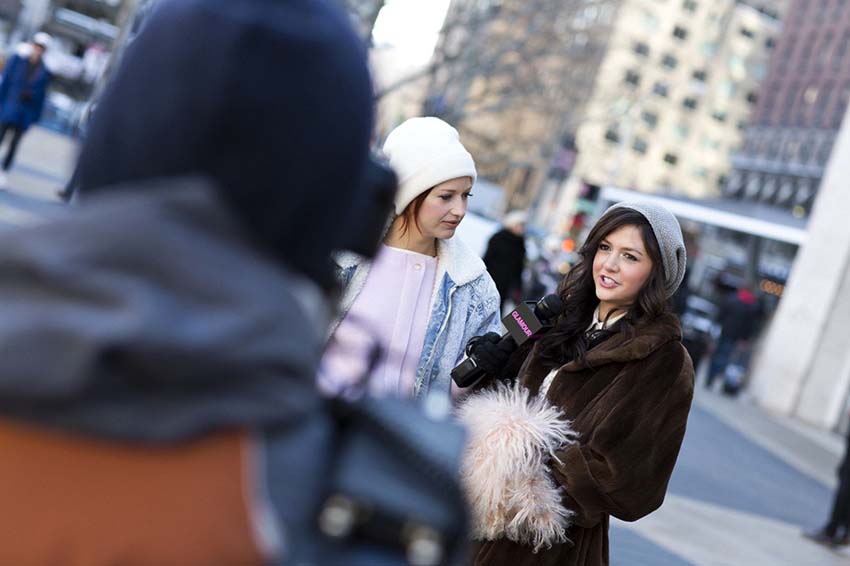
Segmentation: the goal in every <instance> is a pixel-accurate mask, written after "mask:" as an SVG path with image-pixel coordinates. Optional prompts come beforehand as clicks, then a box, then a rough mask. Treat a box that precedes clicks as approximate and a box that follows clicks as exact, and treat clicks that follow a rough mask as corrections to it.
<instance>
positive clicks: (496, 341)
mask: <svg viewBox="0 0 850 566" xmlns="http://www.w3.org/2000/svg"><path fill="white" fill-rule="evenodd" d="M516 349H517V344H516V342H514V341H513V340H511V339H507V340H502V337H501V336H499V335H498V334H496V333H495V332H488V333H487V334H485V335H484V336H476V337H475V338H473V339H472V340H470V341H469V344H468V345H467V347H466V355H467V356H469V357H470V358H472V359H473V360H475V363H476V364H477V365H478V367H480V368H481V369H482V370H483V371H484V372H486V373H487V374H488V375H490V376H491V377H495V376H497V375H498V373H499V372H500V371H501V370H502V369H503V368H504V367H505V365H506V364H507V363H508V359H509V358H510V357H511V354H513V353H514V352H516Z"/></svg>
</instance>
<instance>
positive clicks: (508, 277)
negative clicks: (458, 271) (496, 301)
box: [484, 210, 528, 310]
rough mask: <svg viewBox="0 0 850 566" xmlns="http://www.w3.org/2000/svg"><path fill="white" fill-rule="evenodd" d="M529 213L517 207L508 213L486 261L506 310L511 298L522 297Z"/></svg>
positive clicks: (517, 299)
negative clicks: (526, 227) (526, 229)
mask: <svg viewBox="0 0 850 566" xmlns="http://www.w3.org/2000/svg"><path fill="white" fill-rule="evenodd" d="M527 221H528V213H527V212H525V211H524V210H514V211H512V212H509V213H508V214H507V215H505V219H504V222H503V227H502V229H501V230H499V231H498V232H496V233H495V234H493V236H492V237H491V238H490V241H489V242H487V251H486V252H485V253H484V264H485V265H486V266H487V271H488V272H489V273H490V275H491V276H492V277H493V281H494V282H495V283H496V290H498V291H499V297H500V298H501V303H500V308H501V309H502V310H504V308H505V303H506V302H507V301H509V300H510V301H513V302H514V303H516V302H518V301H521V300H522V270H523V269H524V268H525V225H526V222H527Z"/></svg>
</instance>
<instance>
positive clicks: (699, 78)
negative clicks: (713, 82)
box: [691, 69, 706, 83]
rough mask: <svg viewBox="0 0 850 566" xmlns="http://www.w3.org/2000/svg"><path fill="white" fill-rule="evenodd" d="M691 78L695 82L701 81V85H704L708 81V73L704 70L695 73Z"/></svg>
mask: <svg viewBox="0 0 850 566" xmlns="http://www.w3.org/2000/svg"><path fill="white" fill-rule="evenodd" d="M691 76H692V77H693V78H694V80H695V81H700V82H701V83H704V82H705V79H706V73H705V71H704V70H702V69H700V70H696V71H694V72H693V74H692V75H691Z"/></svg>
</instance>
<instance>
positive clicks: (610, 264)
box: [605, 253, 620, 271]
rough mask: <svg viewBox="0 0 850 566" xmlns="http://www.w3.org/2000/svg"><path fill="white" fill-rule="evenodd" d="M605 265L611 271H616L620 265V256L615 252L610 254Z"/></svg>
mask: <svg viewBox="0 0 850 566" xmlns="http://www.w3.org/2000/svg"><path fill="white" fill-rule="evenodd" d="M605 267H606V268H607V269H610V270H611V271H616V270H617V269H618V268H619V267H620V262H619V256H618V255H617V254H615V253H612V254H611V255H609V256H608V258H607V259H606V260H605Z"/></svg>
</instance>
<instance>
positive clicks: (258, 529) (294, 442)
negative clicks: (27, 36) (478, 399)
mask: <svg viewBox="0 0 850 566" xmlns="http://www.w3.org/2000/svg"><path fill="white" fill-rule="evenodd" d="M150 18H151V19H150V21H149V22H148V24H149V25H147V26H146V27H145V29H144V30H143V31H142V33H141V34H140V35H139V37H138V38H137V39H136V40H135V41H134V42H133V44H132V46H131V47H130V48H129V49H128V51H127V53H126V55H125V59H124V61H123V64H122V66H121V67H120V68H119V69H118V71H117V73H116V75H115V76H114V78H113V81H112V83H111V84H110V85H109V86H108V87H107V89H106V91H105V93H104V96H103V98H102V100H101V101H100V104H99V108H98V111H97V113H96V115H95V116H94V119H93V122H92V124H91V127H90V130H89V134H88V138H87V141H86V143H85V145H84V147H83V150H82V154H81V157H80V162H79V169H78V171H77V181H78V183H79V187H80V204H81V206H80V207H79V208H72V209H66V210H64V211H63V212H61V213H60V214H61V216H59V217H57V218H52V219H49V220H47V221H46V222H44V223H43V224H41V225H39V226H36V227H30V228H24V229H21V230H19V231H16V232H7V233H4V234H0V238H3V239H4V242H3V245H2V246H0V304H2V305H3V311H4V316H3V317H2V318H0V349H2V351H3V353H4V355H3V359H2V362H0V415H2V420H0V451H2V453H3V454H4V457H3V458H2V459H0V504H2V507H3V513H2V514H0V564H27V565H32V564H79V565H86V566H92V565H94V566H97V565H101V564H125V563H126V564H153V565H166V564H170V565H178V564H179V565H216V564H220V565H227V566H232V565H236V564H238V565H249V564H263V563H267V564H268V563H274V564H289V563H296V564H304V563H316V564H327V563H346V564H353V563H358V560H355V559H353V558H352V556H351V555H350V554H342V555H341V556H335V555H333V554H330V553H331V552H332V551H333V549H334V544H332V542H330V541H329V540H328V539H321V538H320V537H319V536H318V528H317V525H318V524H319V522H317V516H318V515H319V510H320V509H321V508H322V502H323V501H325V498H326V497H327V495H329V493H328V492H329V490H331V489H336V488H334V487H333V486H334V485H336V484H332V483H331V482H330V480H329V478H333V477H336V475H337V474H338V473H339V472H340V470H345V469H347V468H346V464H347V463H348V462H349V461H350V460H351V459H352V458H353V459H354V460H355V462H354V464H355V466H354V467H355V471H356V470H358V469H362V467H363V466H362V465H360V464H362V462H360V463H358V462H357V461H356V458H357V457H358V455H359V454H360V453H361V452H360V451H359V450H357V449H355V450H353V451H347V452H340V453H334V452H333V451H329V450H328V449H327V448H328V447H331V446H333V445H334V444H333V442H334V441H333V439H334V438H337V436H338V430H337V429H338V427H337V420H335V419H334V418H332V417H331V414H330V411H329V410H328V409H327V406H328V402H327V401H326V400H324V399H323V398H322V397H321V396H319V395H318V393H317V391H316V388H315V372H316V369H317V366H318V360H319V358H320V355H321V351H322V348H323V345H324V341H325V337H326V336H327V328H328V321H329V320H330V315H331V304H332V303H331V300H330V296H331V293H330V290H331V289H332V287H333V283H334V277H333V270H332V268H331V262H330V253H331V251H332V250H334V249H338V248H344V247H349V246H350V245H351V244H352V243H353V241H352V238H353V235H356V234H361V235H362V234H366V235H368V234H374V236H373V237H372V238H373V241H371V242H369V241H368V239H367V240H365V241H363V242H360V244H361V245H360V249H361V253H364V254H366V255H369V254H370V253H373V252H374V249H375V248H376V247H377V242H378V235H379V234H380V232H381V228H382V227H383V221H384V219H385V218H386V214H387V211H388V205H389V203H390V202H391V199H392V196H393V194H394V190H395V189H394V187H395V186H394V183H392V184H390V185H386V184H384V185H382V186H381V187H380V191H378V192H375V191H373V188H371V186H370V184H369V183H368V182H366V179H368V178H369V176H370V175H374V169H375V166H374V165H372V164H371V162H370V160H369V140H370V133H371V128H372V91H371V81H370V77H369V73H368V70H367V66H366V55H365V52H364V50H363V48H362V47H361V45H360V42H359V41H358V40H357V39H356V37H355V35H354V33H353V32H352V30H351V29H350V26H349V23H348V21H347V19H346V18H345V16H344V15H342V14H341V13H339V12H338V11H337V9H336V8H331V7H329V5H328V4H326V3H323V2H320V1H316V0H290V1H287V2H278V1H272V0H240V1H239V2H234V1H233V0H164V1H162V2H160V3H159V4H158V6H157V8H156V9H155V10H154V12H153V14H152V15H151V16H150ZM387 174H388V175H390V178H392V176H391V174H390V173H389V172H387ZM361 180H362V181H361ZM328 203H332V205H330V206H329V204H328ZM382 203H385V204H386V205H387V206H386V207H383V206H379V205H381V204H382ZM376 207H377V211H376V210H374V209H375V208H376ZM375 218H377V219H378V220H377V222H375V221H374V219H375ZM370 246H371V250H370V249H369V248H370ZM402 415H404V413H402ZM453 430H455V429H454V428H453ZM352 432H353V431H352V429H351V428H345V429H344V433H345V434H346V435H349V434H351V433H352ZM394 432H395V431H394V430H392V429H390V430H388V432H387V435H386V436H382V437H381V438H382V439H384V438H398V437H397V436H396V437H394V436H393V433H394ZM376 434H377V433H373V434H372V436H375V435H376ZM358 438H359V439H360V440H363V441H368V440H369V439H370V438H371V437H370V436H369V435H368V434H366V435H361V436H360V437H358ZM457 438H461V437H460V435H459V434H458V436H457ZM449 440H452V439H451V438H450V439H449ZM382 441H383V440H382ZM383 442H384V443H386V441H383ZM343 446H344V445H343ZM365 446H366V447H370V446H371V448H372V449H375V445H374V443H373V444H369V443H368V442H365ZM454 446H455V447H456V448H459V443H455V444H454ZM403 449H404V446H402V447H400V448H399V451H402V450H403ZM412 453H413V454H417V452H416V451H415V450H414V451H413V452H412ZM377 454H378V456H386V453H385V452H381V451H380V450H378V451H377ZM368 456H369V458H370V460H369V462H372V461H375V457H374V453H372V452H370V453H368ZM377 461H378V463H380V460H377ZM358 465H360V468H358V467H357V466H358ZM429 469H431V468H429ZM371 471H372V472H373V474H378V473H379V472H381V471H382V469H380V468H378V469H375V470H371ZM437 471H440V467H439V466H438V470H437ZM410 475H412V474H410ZM446 476H448V479H443V481H444V482H445V483H444V485H445V486H446V487H445V489H442V491H445V490H446V489H448V490H449V491H451V486H452V483H451V482H452V481H453V480H452V477H451V474H445V473H444V474H443V475H441V476H439V477H440V478H446ZM370 477H373V478H374V477H375V475H372V476H370ZM430 477H432V478H433V477H434V476H430ZM343 479H344V480H346V481H349V480H350V481H349V483H348V484H346V485H345V486H343V487H349V488H350V487H352V483H356V482H357V481H358V480H359V479H360V476H359V475H358V474H353V475H351V476H350V477H348V476H346V477H344V478H343ZM426 481H428V480H426ZM397 483H400V484H401V485H402V486H404V485H406V484H407V483H410V482H405V481H400V482H397ZM355 487H356V486H355ZM394 487H395V488H398V486H397V485H396V486H394ZM331 493H332V492H331ZM388 493H389V495H388V497H390V496H392V494H393V493H394V492H388ZM457 493H458V497H457V501H461V499H460V495H459V491H458V492H457ZM429 495H430V494H429ZM408 499H412V498H408ZM437 499H438V498H437ZM437 499H435V498H433V497H432V498H431V499H430V500H431V501H435V500H437ZM393 501H395V500H392V501H391V502H393ZM337 503H338V505H337V506H336V507H333V508H330V511H331V512H329V513H324V512H323V516H324V522H323V523H321V524H322V525H323V527H322V528H323V532H325V533H327V534H330V535H333V536H337V537H341V536H342V535H344V534H345V533H346V532H350V531H351V529H352V521H353V519H359V515H357V516H356V517H354V516H353V515H352V514H351V513H349V514H346V507H345V506H344V504H345V503H349V501H348V500H344V499H342V498H339V499H338V501H337ZM376 509H380V506H376ZM463 514H464V512H463V507H462V505H461V504H460V503H459V504H458V508H453V507H452V508H450V511H449V516H450V517H452V518H454V517H456V516H457V517H462V516H463ZM384 518H385V517H378V519H384ZM390 518H391V519H392V518H395V517H393V516H390ZM402 518H404V517H402ZM393 525H394V523H393V522H392V521H386V524H385V526H388V527H392V526H393ZM455 528H457V530H458V531H459V532H460V533H461V536H462V532H463V530H462V528H460V527H458V526H457V525H456V526H455ZM346 529H347V530H346ZM373 530H374V529H373ZM414 531H415V529H414ZM420 531H423V532H424V533H425V534H419V535H417V533H416V532H405V533H404V536H405V537H407V539H408V540H412V541H414V542H416V541H418V540H420V539H421V538H422V537H423V536H426V535H429V534H431V532H430V531H427V530H423V529H420ZM381 534H382V535H385V536H389V535H391V534H393V533H392V532H391V531H381ZM417 536H419V539H417V538H416V537H417ZM432 538H433V537H432ZM437 542H439V541H437ZM434 546H435V545H434V544H431V546H427V545H425V546H423V545H422V544H419V546H418V547H417V548H419V549H420V552H419V555H418V559H419V562H422V561H423V554H424V555H426V557H427V556H434V552H433V549H434ZM376 547H377V548H378V549H380V548H381V544H377V545H376ZM422 548H425V549H426V550H428V552H424V553H423V552H422V551H421V549H422ZM414 554H415V553H414ZM376 555H378V553H374V554H372V555H371V556H376ZM364 562H365V560H364V561H361V562H360V563H364ZM368 563H370V564H375V563H376V561H375V560H372V561H370V562H368Z"/></svg>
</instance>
